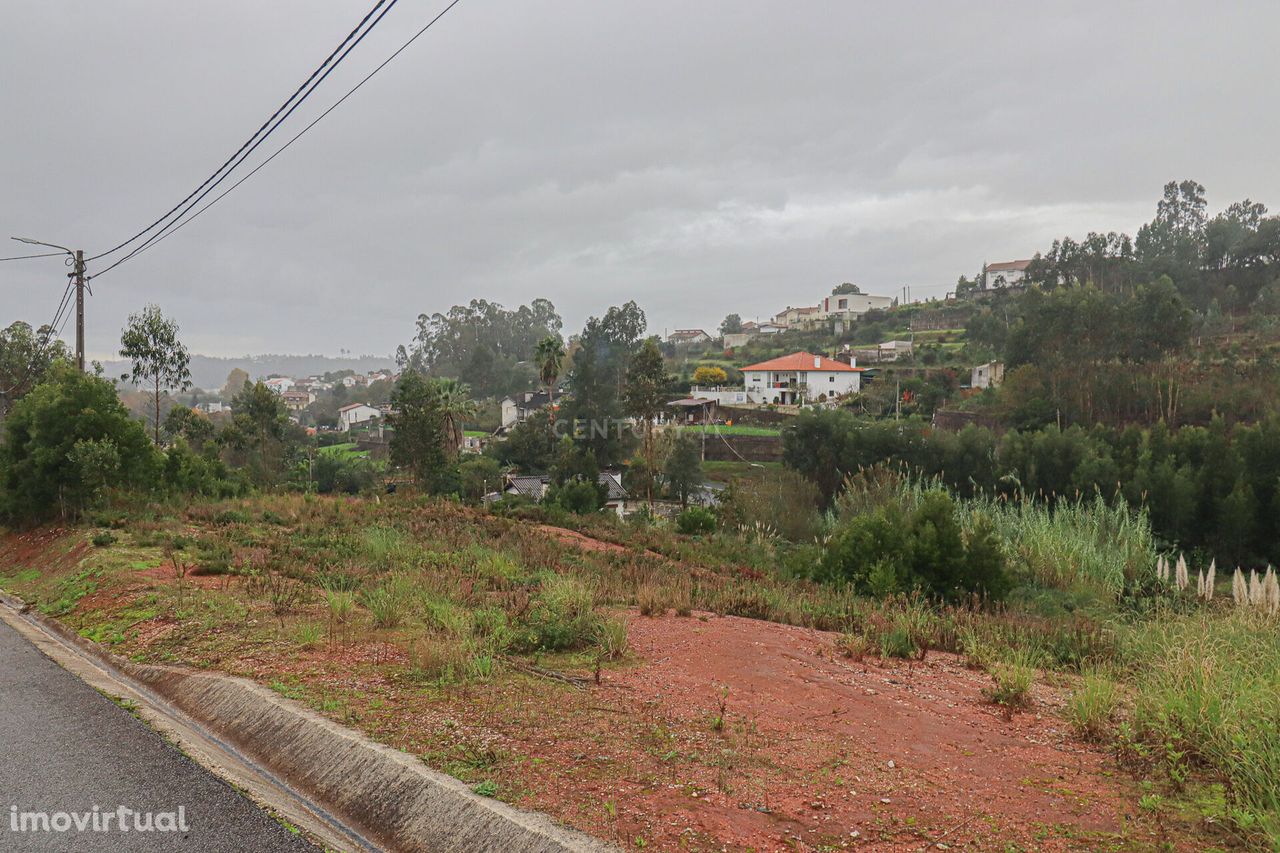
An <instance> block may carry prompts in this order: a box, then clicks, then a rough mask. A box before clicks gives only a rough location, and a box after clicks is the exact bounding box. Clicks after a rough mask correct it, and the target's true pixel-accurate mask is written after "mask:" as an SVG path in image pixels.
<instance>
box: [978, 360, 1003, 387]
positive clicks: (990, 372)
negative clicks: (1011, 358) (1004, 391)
mask: <svg viewBox="0 0 1280 853" xmlns="http://www.w3.org/2000/svg"><path fill="white" fill-rule="evenodd" d="M1003 381H1004V362H1001V361H989V362H987V363H986V364H979V365H978V366H977V367H975V368H973V370H972V371H971V372H970V374H969V387H970V388H994V387H996V386H997V385H999V384H1000V383H1001V382H1003Z"/></svg>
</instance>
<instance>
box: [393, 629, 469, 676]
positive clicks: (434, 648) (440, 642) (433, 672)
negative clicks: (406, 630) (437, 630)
mask: <svg viewBox="0 0 1280 853" xmlns="http://www.w3.org/2000/svg"><path fill="white" fill-rule="evenodd" d="M406 654H407V657H408V659H409V666H408V669H407V671H406V675H407V676H408V677H409V679H410V680H412V681H418V682H432V681H434V682H438V683H449V682H455V681H462V680H464V679H465V678H466V677H467V676H468V675H469V674H471V673H472V672H473V671H474V666H473V663H472V658H473V655H472V652H471V650H470V649H469V648H468V646H467V644H466V643H464V642H462V641H459V640H458V639H456V638H454V637H445V636H440V635H438V634H427V635H426V636H422V637H418V638H417V639H416V640H413V641H412V642H410V643H409V645H408V648H407V649H406Z"/></svg>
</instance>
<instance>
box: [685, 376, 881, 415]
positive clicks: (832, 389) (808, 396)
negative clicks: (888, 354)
mask: <svg viewBox="0 0 1280 853" xmlns="http://www.w3.org/2000/svg"><path fill="white" fill-rule="evenodd" d="M744 378H745V382H746V391H747V397H748V398H749V399H750V401H751V402H752V403H764V404H768V403H781V404H782V405H785V406H794V405H799V404H801V403H813V402H816V401H817V399H818V397H820V396H822V395H826V397H827V399H830V398H832V397H843V396H844V395H845V394H856V393H857V392H858V391H859V390H861V388H862V374H861V373H860V372H859V371H855V370H841V371H834V370H752V371H748V372H747V373H746V374H745V376H744ZM699 396H705V395H704V394H701V393H700V394H699Z"/></svg>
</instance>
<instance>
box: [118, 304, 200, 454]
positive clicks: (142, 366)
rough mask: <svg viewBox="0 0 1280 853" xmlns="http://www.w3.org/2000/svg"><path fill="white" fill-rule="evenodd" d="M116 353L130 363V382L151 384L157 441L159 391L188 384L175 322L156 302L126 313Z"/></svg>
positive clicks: (186, 359) (187, 364) (185, 358)
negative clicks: (125, 321) (118, 351)
mask: <svg viewBox="0 0 1280 853" xmlns="http://www.w3.org/2000/svg"><path fill="white" fill-rule="evenodd" d="M120 355H121V356H123V357H124V358H127V359H129V360H130V361H131V362H132V363H133V364H132V368H131V370H130V372H129V374H128V375H127V376H126V377H124V378H127V379H129V380H131V381H132V382H133V384H134V385H141V384H142V383H144V382H146V383H147V384H149V385H151V387H152V393H153V395H154V397H155V421H154V423H155V441H156V444H159V443H160V395H161V393H162V392H165V391H168V390H171V389H173V390H182V391H185V390H186V389H187V388H189V387H191V370H190V364H191V357H190V356H189V355H188V354H187V348H186V347H185V346H183V345H182V342H181V341H179V340H178V324H177V323H176V322H175V321H173V320H171V319H168V318H166V317H165V316H164V314H162V313H161V312H160V306H158V305H148V306H147V307H146V308H144V309H142V311H141V312H140V313H137V314H130V315H129V322H128V325H126V326H125V328H124V331H123V333H121V335H120Z"/></svg>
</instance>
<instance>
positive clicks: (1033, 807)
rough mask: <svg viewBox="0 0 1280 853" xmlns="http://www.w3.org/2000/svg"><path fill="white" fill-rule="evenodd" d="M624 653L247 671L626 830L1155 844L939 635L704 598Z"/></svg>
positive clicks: (848, 842)
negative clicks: (617, 662) (768, 618)
mask: <svg viewBox="0 0 1280 853" xmlns="http://www.w3.org/2000/svg"><path fill="white" fill-rule="evenodd" d="M630 637H631V643H632V649H633V654H634V659H633V662H632V663H631V664H630V665H627V666H623V667H620V668H615V669H608V670H605V671H604V672H603V673H602V674H601V683H600V685H599V686H595V685H592V686H591V687H589V688H588V689H586V690H574V689H571V688H569V687H567V686H565V685H562V684H558V683H554V682H551V681H547V680H543V679H538V678H531V677H526V676H524V675H512V674H508V675H507V676H505V677H500V678H497V679H494V680H493V681H490V682H482V683H475V684H469V685H465V686H454V687H451V688H445V689H441V688H434V687H427V688H425V689H424V687H423V686H422V685H415V684H412V683H407V682H406V681H405V680H404V679H403V677H402V675H401V671H402V669H403V667H402V664H403V661H404V657H403V654H402V653H401V652H400V651H399V649H398V648H397V647H396V646H395V645H389V644H387V643H385V642H378V643H373V642H371V643H368V644H364V643H356V644H354V645H352V646H342V647H337V648H332V649H330V648H319V649H313V650H311V651H308V652H305V653H302V654H298V653H292V654H287V655H286V654H285V653H281V654H280V655H277V654H273V653H272V652H271V651H268V650H261V649H260V650H259V652H258V654H255V655H254V656H253V657H252V658H249V659H245V660H241V661H240V662H239V664H240V666H238V667H235V668H237V669H240V672H241V674H245V675H250V676H252V677H255V678H257V679H259V680H260V681H263V682H265V683H273V682H274V683H276V684H279V683H280V682H281V680H285V681H287V682H288V683H290V684H295V685H298V689H299V691H301V692H303V693H305V695H306V696H307V697H308V699H309V700H310V701H312V702H313V704H317V705H319V706H320V707H321V709H322V710H325V711H326V712H328V713H330V714H332V715H333V716H335V717H336V718H339V719H342V720H343V721H344V722H347V723H348V724H352V725H357V726H359V727H360V728H362V729H364V730H366V731H368V732H370V733H371V734H373V735H374V736H375V737H377V738H379V739H381V740H383V741H385V742H387V743H390V744H392V745H394V746H397V747H399V748H402V749H405V750H408V751H410V752H412V753H415V754H418V755H421V756H423V758H424V760H425V761H427V762H428V763H431V764H432V765H434V766H437V767H441V768H443V769H446V770H448V771H449V772H453V773H455V774H456V775H461V776H463V778H467V779H468V780H469V781H473V782H474V781H479V780H481V779H491V780H494V781H496V782H497V783H498V785H499V788H500V791H501V792H502V793H501V794H500V795H501V796H503V797H504V799H509V800H511V801H513V802H516V803H518V804H519V805H522V806H525V807H529V808H534V809H538V810H540V811H545V812H548V813H550V814H552V815H554V816H556V817H557V818H559V819H560V820H562V821H564V822H565V823H567V824H569V825H572V826H575V827H577V828H580V829H583V830H586V831H588V832H591V833H593V834H595V835H597V836H600V837H604V838H608V839H611V840H613V841H615V842H617V843H619V844H623V845H624V846H633V845H634V846H640V845H642V844H643V845H644V846H648V847H651V848H653V849H660V850H673V849H695V850H717V849H728V850H745V849H751V850H794V849H833V848H859V849H884V850H914V849H924V848H925V847H927V846H932V845H934V844H936V843H938V842H942V843H944V844H946V845H948V846H951V847H966V848H968V849H983V850H986V849H1001V850H1003V849H1005V847H1006V845H1007V844H1009V843H1014V844H1019V845H1023V848H1024V849H1035V850H1071V849H1097V847H1099V846H1112V845H1116V844H1118V845H1119V846H1121V847H1123V846H1126V845H1132V844H1135V843H1136V844H1137V846H1139V847H1142V846H1145V844H1147V843H1152V842H1153V841H1154V838H1150V839H1148V838H1147V837H1146V836H1145V834H1144V833H1145V830H1142V829H1139V828H1137V825H1136V824H1135V823H1134V822H1133V820H1132V818H1133V814H1132V805H1131V804H1132V803H1133V802H1134V801H1135V800H1136V796H1135V795H1134V793H1133V790H1132V785H1131V783H1130V782H1129V781H1128V779H1127V777H1126V776H1124V775H1122V774H1120V773H1119V772H1118V768H1116V767H1115V766H1114V764H1113V762H1112V760H1111V759H1110V758H1109V757H1108V756H1107V755H1106V754H1104V753H1102V752H1100V751H1098V750H1095V749H1092V748H1090V747H1088V746H1087V745H1084V744H1082V743H1080V742H1079V741H1076V740H1074V739H1073V738H1071V737H1070V736H1069V735H1068V733H1067V732H1066V728H1065V726H1064V724H1063V723H1062V722H1061V720H1060V719H1059V718H1058V717H1056V716H1055V714H1054V709H1055V708H1056V707H1058V706H1059V705H1060V703H1061V701H1062V696H1061V695H1060V694H1059V692H1058V691H1056V690H1055V689H1053V688H1050V687H1046V686H1044V685H1038V686H1037V688H1036V692H1035V702H1034V705H1033V708H1032V709H1031V710H1030V711H1029V712H1025V713H1020V714H1017V715H1015V716H1014V717H1013V719H1012V720H1006V719H1005V718H1004V717H1003V715H1002V714H1001V713H1000V712H999V711H998V710H997V709H995V708H993V707H992V706H990V705H988V704H987V703H986V702H985V701H984V700H983V698H982V688H983V687H984V686H986V685H987V683H988V680H987V676H985V675H983V674H981V673H977V672H973V671H971V670H968V669H965V668H964V667H963V666H962V665H961V664H960V663H959V661H958V660H957V659H956V658H955V657H954V656H951V655H945V654H932V655H930V657H929V658H928V660H927V661H925V662H923V663H919V662H915V663H911V664H907V663H903V662H895V663H884V664H880V663H879V662H868V663H866V664H859V663H853V662H851V661H849V660H847V659H844V658H840V657H838V656H835V655H833V651H832V641H833V639H834V635H832V634H827V633H823V632H819V631H813V630H808V629H803V628H795V627H790V626H784V625H777V624H773V623H767V622H761V621H756V620H750V619H740V618H736V617H715V616H711V615H707V614H700V615H695V616H694V617H693V618H678V617H674V616H670V617H661V618H645V617H640V616H638V615H636V614H634V613H633V614H632V615H631V617H630Z"/></svg>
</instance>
